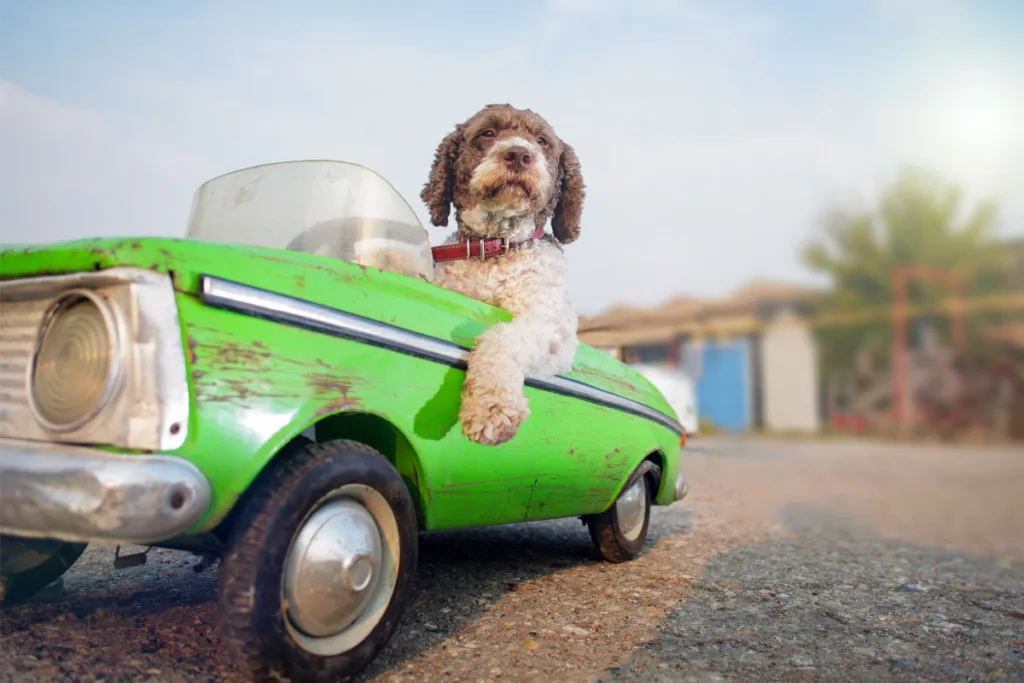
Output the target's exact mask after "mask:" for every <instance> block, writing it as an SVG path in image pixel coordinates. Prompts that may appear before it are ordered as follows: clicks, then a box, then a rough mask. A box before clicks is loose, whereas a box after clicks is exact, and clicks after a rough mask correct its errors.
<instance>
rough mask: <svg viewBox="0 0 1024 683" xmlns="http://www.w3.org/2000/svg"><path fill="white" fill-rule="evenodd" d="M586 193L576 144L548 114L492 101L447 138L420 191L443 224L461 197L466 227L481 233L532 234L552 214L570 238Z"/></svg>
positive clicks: (560, 234) (555, 228) (558, 231)
mask: <svg viewBox="0 0 1024 683" xmlns="http://www.w3.org/2000/svg"><path fill="white" fill-rule="evenodd" d="M584 194H585V192H584V184H583V175H582V174H581V173H580V162H579V159H578V158H577V157H576V152H575V151H574V150H573V148H572V147H571V146H569V145H568V144H566V143H565V142H564V141H563V140H561V139H560V138H559V137H558V136H557V135H555V131H554V130H553V129H552V128H551V126H550V125H549V124H548V122H547V121H545V120H544V119H543V118H542V117H541V116H539V115H538V114H535V113H534V112H532V111H530V110H529V109H516V108H515V107H513V106H512V105H509V104H491V105H488V106H486V107H484V108H483V109H481V110H480V111H479V112H477V113H476V114H474V115H473V116H472V117H470V118H469V119H468V120H467V121H466V122H465V123H461V124H459V125H457V126H456V127H455V130H454V131H453V132H451V133H449V134H448V136H447V137H445V138H444V140H442V141H441V144H440V145H439V146H438V148H437V152H436V153H435V155H434V163H433V165H432V166H431V168H430V178H429V180H428V181H427V183H426V185H424V187H423V191H422V192H421V193H420V197H421V198H422V199H423V201H424V202H425V203H426V205H427V208H429V209H430V219H431V222H432V223H433V224H434V225H437V226H444V225H448V215H449V213H450V212H451V206H452V204H454V205H455V211H456V220H457V221H458V224H459V229H460V230H462V231H464V232H468V233H471V234H472V235H474V236H479V237H513V236H514V235H512V234H510V231H518V232H520V233H522V232H524V231H525V234H529V233H531V232H533V231H534V230H535V229H536V228H539V227H543V226H544V224H545V223H546V222H547V220H548V218H551V229H552V232H553V233H554V235H555V237H556V238H557V239H558V241H559V242H561V243H562V244H568V243H570V242H573V241H574V240H575V239H576V238H577V237H578V236H579V234H580V216H581V215H582V212H583V199H584ZM519 219H531V220H530V223H531V224H530V225H528V226H521V225H520V220H519Z"/></svg>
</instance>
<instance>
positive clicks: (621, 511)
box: [583, 461, 656, 563]
mask: <svg viewBox="0 0 1024 683" xmlns="http://www.w3.org/2000/svg"><path fill="white" fill-rule="evenodd" d="M654 471H656V466H654V465H653V463H650V462H649V461H645V462H644V463H643V464H642V465H641V466H640V467H638V468H637V469H636V470H634V471H633V473H632V474H631V475H630V476H629V478H628V479H627V480H626V484H625V486H623V487H622V492H621V493H619V497H618V498H616V499H615V502H614V503H612V505H611V507H609V508H608V509H607V510H605V511H604V512H602V513H600V514H596V515H587V516H585V517H584V518H583V521H584V523H585V524H586V525H587V529H588V531H590V539H591V540H592V541H593V542H594V546H595V547H596V548H597V551H598V553H600V554H601V557H602V558H604V559H605V560H606V561H608V562H615V563H619V562H626V561H628V560H632V559H633V558H635V557H636V556H637V555H639V554H640V551H641V550H642V549H643V547H644V542H645V541H646V540H647V529H648V527H649V526H650V523H651V487H650V484H651V478H649V477H648V473H650V472H654Z"/></svg>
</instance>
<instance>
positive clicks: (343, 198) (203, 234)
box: [188, 161, 433, 280]
mask: <svg viewBox="0 0 1024 683" xmlns="http://www.w3.org/2000/svg"><path fill="white" fill-rule="evenodd" d="M188 236H189V237H191V238H194V239H201V240H208V241H212V242H230V243H232V244H251V245H254V246H260V247H272V248H275V249H289V250H292V251H301V252H305V253H307V254H318V255H320V256H327V257H330V258H336V259H340V260H343V261H348V262H350V263H357V264H360V265H363V266H372V267H376V268H382V269H384V270H390V271H393V272H397V273H401V274H403V275H408V276H410V277H425V278H427V279H428V280H429V279H431V275H432V271H433V260H432V258H431V254H430V243H429V239H428V236H427V231H426V230H425V229H424V228H423V225H422V224H421V223H420V221H419V219H418V218H417V217H416V214H415V213H413V210H412V208H411V207H410V206H409V204H408V202H406V201H405V199H403V198H402V195H400V194H399V193H398V191H397V190H396V189H395V188H394V187H392V186H391V184H390V183H388V181H386V180H384V178H382V177H381V176H379V175H377V174H376V173H375V172H373V171H371V170H370V169H368V168H366V167H364V166H359V165H357V164H351V163H347V162H343V161H289V162H283V163H275V164H265V165H263V166H253V167H251V168H245V169H242V170H239V171H233V172H232V173H227V174H225V175H222V176H218V177H217V178H214V179H213V180H209V181H207V182H205V183H204V184H203V185H202V186H200V188H199V189H198V190H197V191H196V194H195V198H194V199H193V202H192V213H191V215H190V216H189V221H188Z"/></svg>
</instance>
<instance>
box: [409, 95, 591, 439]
mask: <svg viewBox="0 0 1024 683" xmlns="http://www.w3.org/2000/svg"><path fill="white" fill-rule="evenodd" d="M584 194H585V193H584V184H583V176H582V175H581V173H580V162H579V159H578V158H577V157H576V152H575V151H574V150H573V148H572V147H570V146H569V145H568V144H566V143H565V142H564V141H562V140H561V139H559V138H558V136H557V135H555V132H554V130H553V129H552V128H551V126H550V125H549V124H548V123H547V121H545V120H544V119H543V118H542V117H540V116H539V115H537V114H535V113H534V112H532V111H530V110H529V109H516V108H515V107H513V106H511V105H508V104H503V105H497V104H493V105H488V106H486V107H484V108H483V109H482V110H481V111H479V112H478V113H476V114H475V115H473V116H472V117H471V118H469V119H468V120H467V121H466V122H465V123H461V124H459V125H457V126H456V127H455V130H454V131H453V132H452V133H450V134H449V135H448V136H447V137H445V138H444V140H442V141H441V144H440V145H439V146H438V148H437V152H436V154H435V156H434V162H433V165H432V167H431V169H430V177H429V180H428V181H427V183H426V185H425V186H424V187H423V191H422V192H421V193H420V197H421V198H422V199H423V201H424V202H425V203H426V205H427V207H428V208H429V209H430V217H431V222H432V223H433V224H434V225H437V226H444V225H448V215H449V212H450V210H451V205H453V204H454V205H455V220H456V222H457V224H458V230H457V231H456V232H455V233H453V234H452V236H451V237H449V238H448V240H447V241H446V242H445V244H444V245H442V246H438V247H434V249H433V253H434V260H435V262H436V272H435V284H438V285H440V286H442V287H446V288H448V289H452V290H455V291H457V292H460V293H462V294H465V295H466V296H470V297H473V298H474V299H478V300H480V301H483V302H486V303H488V304H491V305H493V306H497V307H499V308H502V309H504V310H506V311H508V312H509V313H510V314H511V315H512V320H511V321H510V322H508V323H499V324H497V325H495V326H494V327H492V328H490V329H489V330H487V331H486V332H484V333H483V334H481V335H480V336H479V337H478V338H477V340H476V345H475V346H474V348H473V350H472V351H471V353H470V355H469V360H468V363H469V366H468V369H467V371H466V380H465V383H464V385H463V389H462V404H461V406H460V409H459V421H460V423H461V424H462V432H463V433H464V434H465V435H466V436H467V437H468V438H469V439H470V440H472V441H475V442H477V443H482V444H488V445H497V444H501V443H504V442H506V441H508V440H509V439H511V438H512V437H513V436H515V434H516V431H517V430H518V429H519V426H520V425H521V424H522V422H523V421H524V420H525V419H526V418H527V417H528V416H529V414H530V410H529V407H528V406H527V401H526V396H525V395H524V393H523V382H524V379H525V376H526V375H538V376H551V375H555V374H559V373H562V372H567V371H568V370H570V369H571V368H572V363H573V359H574V358H575V356H576V347H577V345H578V342H577V339H576V325H577V318H576V313H575V311H574V310H573V306H572V302H571V301H570V299H569V294H568V291H567V289H566V282H565V257H564V255H563V253H562V247H561V245H562V244H568V243H570V242H573V241H574V240H575V239H576V238H577V237H578V236H579V233H580V216H581V214H582V211H583V199H584ZM548 218H550V219H551V230H552V232H553V235H550V234H545V233H544V225H545V223H547V220H548Z"/></svg>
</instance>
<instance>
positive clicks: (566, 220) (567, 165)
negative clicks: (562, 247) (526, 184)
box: [551, 143, 586, 244]
mask: <svg viewBox="0 0 1024 683" xmlns="http://www.w3.org/2000/svg"><path fill="white" fill-rule="evenodd" d="M558 164H559V171H560V173H559V175H560V176H561V192H560V193H559V196H558V204H556V205H555V213H554V215H553V216H552V217H551V232H553V233H554V235H555V239H557V240H558V241H559V242H561V243H562V244H569V243H570V242H575V241H576V238H577V237H579V236H580V217H581V216H582V215H583V199H584V198H585V197H586V191H585V186H584V184H583V174H582V173H581V172H580V160H579V158H578V157H577V156H576V150H574V149H573V148H572V147H571V146H569V145H566V144H564V143H563V149H562V156H561V157H560V158H559V160H558Z"/></svg>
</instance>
